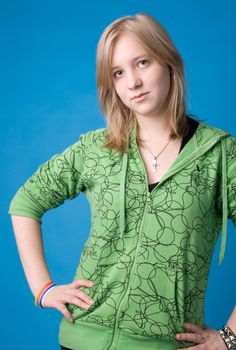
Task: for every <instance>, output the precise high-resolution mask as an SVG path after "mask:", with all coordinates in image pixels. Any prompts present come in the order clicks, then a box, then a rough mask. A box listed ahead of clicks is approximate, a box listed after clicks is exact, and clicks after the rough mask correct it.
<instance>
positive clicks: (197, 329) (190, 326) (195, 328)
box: [184, 322, 203, 334]
mask: <svg viewBox="0 0 236 350" xmlns="http://www.w3.org/2000/svg"><path fill="white" fill-rule="evenodd" d="M184 328H187V329H190V330H191V331H193V332H195V333H198V334H202V332H203V330H202V329H201V328H200V327H199V326H197V325H196V324H193V323H190V322H185V324H184Z"/></svg>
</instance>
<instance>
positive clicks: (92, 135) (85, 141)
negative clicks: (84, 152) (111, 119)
mask: <svg viewBox="0 0 236 350" xmlns="http://www.w3.org/2000/svg"><path fill="white" fill-rule="evenodd" d="M106 132H107V128H98V129H94V130H88V131H85V132H83V133H81V134H80V135H79V137H78V139H77V141H75V142H74V143H72V144H71V145H69V146H68V147H67V148H66V149H65V150H64V152H71V151H76V150H81V149H88V148H89V147H91V146H92V145H97V146H99V145H102V144H103V142H104V141H105V136H106Z"/></svg>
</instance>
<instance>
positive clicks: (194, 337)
mask: <svg viewBox="0 0 236 350" xmlns="http://www.w3.org/2000/svg"><path fill="white" fill-rule="evenodd" d="M176 338H177V339H178V340H181V341H183V340H186V341H190V342H193V343H198V344H203V343H204V341H205V337H204V335H203V334H201V335H200V334H196V333H179V334H177V335H176Z"/></svg>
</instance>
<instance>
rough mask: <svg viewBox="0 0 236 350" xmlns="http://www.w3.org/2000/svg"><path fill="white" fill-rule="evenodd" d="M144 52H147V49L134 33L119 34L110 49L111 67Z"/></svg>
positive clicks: (144, 53)
mask: <svg viewBox="0 0 236 350" xmlns="http://www.w3.org/2000/svg"><path fill="white" fill-rule="evenodd" d="M146 54H148V51H147V49H146V48H145V47H144V45H143V44H142V43H141V41H140V40H138V38H137V37H136V36H135V35H133V34H127V33H124V34H121V35H120V36H119V37H118V39H117V40H116V42H115V44H114V47H113V50H112V54H111V65H112V68H114V67H116V66H118V65H121V64H123V63H125V62H127V61H131V60H133V59H135V58H137V57H140V56H143V55H146Z"/></svg>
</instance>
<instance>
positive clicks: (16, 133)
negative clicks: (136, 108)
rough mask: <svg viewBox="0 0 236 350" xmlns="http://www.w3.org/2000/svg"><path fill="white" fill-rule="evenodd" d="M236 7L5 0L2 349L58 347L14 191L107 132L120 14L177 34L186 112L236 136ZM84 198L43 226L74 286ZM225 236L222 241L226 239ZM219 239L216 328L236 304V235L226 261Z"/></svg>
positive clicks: (53, 266)
mask: <svg viewBox="0 0 236 350" xmlns="http://www.w3.org/2000/svg"><path fill="white" fill-rule="evenodd" d="M235 10H236V2H235V1H234V0H222V1H220V0H218V1H217V0H208V1H204V0H198V1H194V0H191V1H190V0H188V1H187V0H186V1H184V0H178V1H173V0H159V1H158V0H155V1H153V0H149V1H139V0H135V1H124V0H123V1H122V0H120V1H114V2H112V1H99V2H89V1H86V2H82V1H81V2H78V1H70V0H69V1H48V2H46V1H40V3H38V2H35V1H11V0H8V1H5V2H3V1H1V4H0V48H1V54H0V101H1V103H0V117H1V128H0V140H1V175H0V176H1V179H0V181H1V182H0V183H1V201H0V212H1V215H0V232H1V235H0V240H1V241H0V259H1V261H0V266H1V317H0V323H1V324H0V333H1V338H0V343H1V344H0V346H1V348H2V349H10V350H11V349H23V348H24V350H32V349H34V350H37V349H50V350H52V349H58V348H59V346H58V340H57V333H58V325H59V322H60V319H61V314H60V313H59V312H58V311H57V310H53V309H47V310H41V309H37V308H35V307H34V299H33V296H32V294H31V291H30V289H29V287H28V284H27V281H26V279H25V276H24V272H23V268H22V266H21V263H20V258H19V255H18V252H17V248H16V243H15V238H14V234H13V231H12V227H11V222H10V216H9V215H8V214H7V211H8V207H9V203H10V200H11V198H12V197H13V195H14V193H15V192H16V190H17V189H18V188H19V187H20V186H21V185H22V184H23V183H24V182H25V181H26V179H27V178H28V177H29V176H30V175H31V174H32V173H33V172H34V171H35V170H36V169H37V167H38V166H39V165H40V164H41V163H42V162H44V161H46V160H47V159H49V158H50V157H51V156H52V155H54V154H55V153H59V152H61V151H63V150H64V149H65V148H66V147H67V146H69V145H70V144H72V143H74V142H75V141H76V140H77V139H78V137H79V135H80V133H83V132H86V131H88V130H91V129H96V128H98V127H104V126H105V121H104V118H103V116H102V114H101V112H100V110H99V106H98V103H97V97H96V85H95V54H96V45H97V42H98V40H99V37H100V35H101V34H102V31H103V30H104V29H105V27H106V26H107V25H108V24H109V23H110V22H112V21H113V20H115V19H117V18H118V17H121V16H125V15H129V14H135V13H138V12H147V13H149V14H151V15H153V16H154V17H155V18H156V19H157V20H159V21H160V23H162V24H163V25H164V27H165V28H166V29H167V31H168V32H169V33H170V35H171V37H172V39H173V41H174V42H175V44H176V46H177V48H178V50H179V51H180V53H181V54H182V57H183V59H184V61H185V67H186V75H187V81H188V89H189V93H188V97H187V103H188V111H189V112H191V113H194V114H195V115H196V116H198V117H200V118H201V119H204V120H205V121H206V122H207V123H209V124H212V125H213V126H216V127H221V128H223V129H224V130H227V131H229V132H230V133H232V134H233V135H234V136H235V135H236V127H235V122H234V121H235V111H234V103H235V80H236V73H235V37H236V26H235V20H236V11H235ZM89 218H90V209H89V205H88V202H87V200H86V198H85V196H84V194H81V195H80V196H79V197H77V199H76V200H74V201H67V202H66V203H65V204H64V205H63V206H61V207H59V208H57V209H56V210H52V211H49V212H47V213H46V214H45V216H44V219H43V237H44V242H45V254H46V259H47V263H48V266H49V270H50V272H51V274H52V276H53V279H54V281H55V282H56V283H58V284H63V283H70V282H71V281H72V279H73V275H74V272H75V269H76V267H77V264H78V262H79V257H80V254H81V251H82V247H83V244H84V243H85V241H86V239H87V236H88V233H89V229H90V219H89ZM219 238H220V239H221V235H220V236H219ZM220 239H219V240H218V242H217V245H216V249H215V252H214V257H213V261H212V266H211V272H210V276H209V286H208V291H207V298H206V323H207V324H208V325H209V326H211V327H213V328H217V327H220V326H222V325H223V324H224V323H225V322H226V321H227V319H228V317H229V315H230V313H231V312H232V309H233V306H234V305H235V287H236V282H235V278H234V276H235V269H234V268H233V265H235V259H234V256H233V254H234V252H235V247H236V232H235V228H234V226H233V224H232V222H231V221H228V240H227V247H226V256H225V260H224V262H223V265H222V266H221V267H218V265H217V264H218V253H219V246H220V245H219V243H220Z"/></svg>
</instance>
